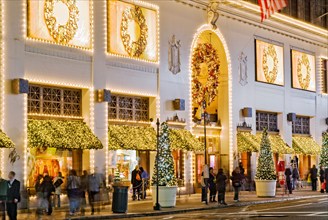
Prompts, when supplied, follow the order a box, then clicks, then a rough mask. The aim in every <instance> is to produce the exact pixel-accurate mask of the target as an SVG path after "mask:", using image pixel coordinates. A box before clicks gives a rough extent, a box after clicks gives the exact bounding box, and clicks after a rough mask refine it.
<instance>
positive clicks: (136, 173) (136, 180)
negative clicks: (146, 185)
mask: <svg viewBox="0 0 328 220" xmlns="http://www.w3.org/2000/svg"><path fill="white" fill-rule="evenodd" d="M131 184H132V186H133V196H132V198H133V200H136V199H137V196H136V192H137V193H138V200H140V188H141V184H142V178H141V171H140V170H139V166H138V165H136V167H135V169H134V170H133V171H132V175H131Z"/></svg>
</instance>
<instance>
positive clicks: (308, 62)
mask: <svg viewBox="0 0 328 220" xmlns="http://www.w3.org/2000/svg"><path fill="white" fill-rule="evenodd" d="M291 60H292V87H293V88H296V89H303V90H308V91H312V92H315V91H316V84H315V83H316V82H315V81H316V78H315V57H314V56H313V55H310V54H306V53H303V52H300V51H297V50H291Z"/></svg>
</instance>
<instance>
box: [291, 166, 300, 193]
mask: <svg viewBox="0 0 328 220" xmlns="http://www.w3.org/2000/svg"><path fill="white" fill-rule="evenodd" d="M292 166H293V167H294V168H293V171H292V190H295V189H296V187H297V181H298V180H299V178H300V173H299V172H298V168H297V166H296V165H295V164H294V165H292Z"/></svg>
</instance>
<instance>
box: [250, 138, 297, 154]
mask: <svg viewBox="0 0 328 220" xmlns="http://www.w3.org/2000/svg"><path fill="white" fill-rule="evenodd" d="M268 137H269V140H270V143H271V148H272V152H273V153H279V154H293V153H294V149H293V148H291V147H289V146H288V145H287V144H286V143H285V141H284V140H283V139H282V138H281V136H280V135H279V134H269V135H268ZM256 138H257V140H258V142H259V144H261V140H262V133H257V134H256Z"/></svg>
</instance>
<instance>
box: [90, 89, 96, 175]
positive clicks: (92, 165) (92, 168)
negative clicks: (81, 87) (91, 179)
mask: <svg viewBox="0 0 328 220" xmlns="http://www.w3.org/2000/svg"><path fill="white" fill-rule="evenodd" d="M94 95H95V94H94V88H93V87H92V88H90V120H89V126H90V129H91V131H92V132H93V133H94V130H95V129H94V121H95V116H94V110H95V109H94V101H95V97H94ZM94 171H95V150H94V149H91V150H90V172H91V173H94Z"/></svg>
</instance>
